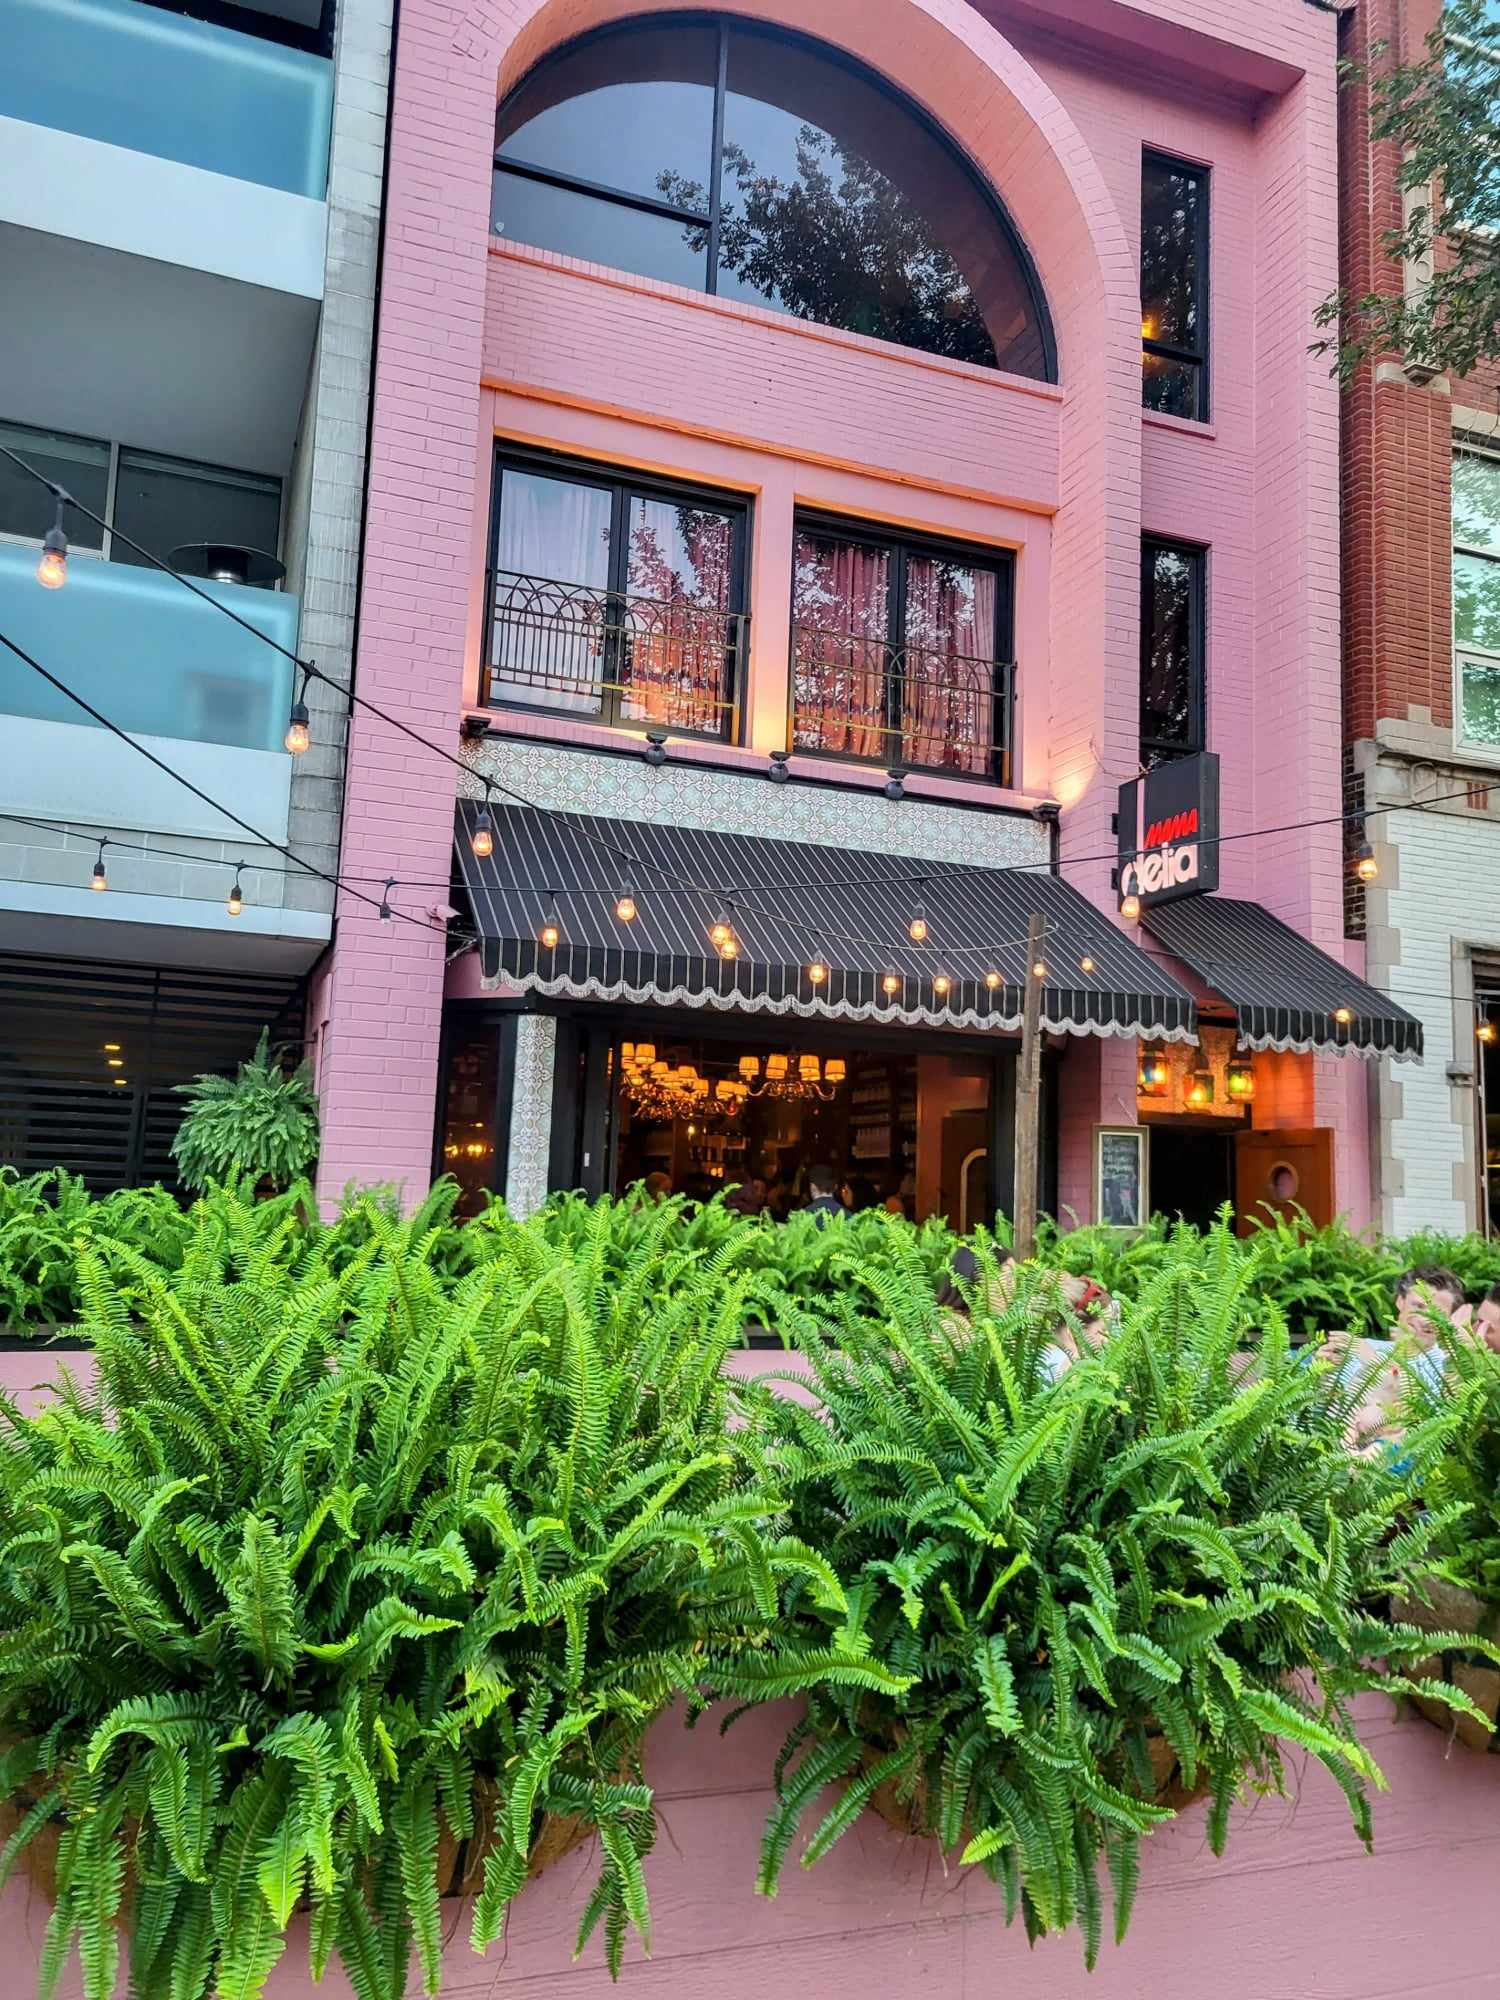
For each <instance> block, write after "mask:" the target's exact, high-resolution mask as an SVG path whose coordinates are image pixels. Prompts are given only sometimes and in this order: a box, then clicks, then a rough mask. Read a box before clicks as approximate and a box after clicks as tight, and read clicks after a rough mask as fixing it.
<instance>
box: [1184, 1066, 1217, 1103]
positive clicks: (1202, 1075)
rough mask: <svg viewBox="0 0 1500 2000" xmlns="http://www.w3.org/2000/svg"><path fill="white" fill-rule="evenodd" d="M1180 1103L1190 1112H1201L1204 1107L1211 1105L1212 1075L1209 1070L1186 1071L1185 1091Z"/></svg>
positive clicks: (1212, 1091) (1212, 1094)
mask: <svg viewBox="0 0 1500 2000" xmlns="http://www.w3.org/2000/svg"><path fill="white" fill-rule="evenodd" d="M1182 1101H1183V1103H1184V1104H1186V1105H1187V1107H1188V1109H1189V1110H1190V1111H1201V1110H1202V1109H1203V1107H1204V1106H1205V1105H1208V1104H1212V1103H1213V1101H1214V1073H1213V1071H1212V1070H1211V1069H1193V1070H1189V1071H1188V1080H1187V1089H1186V1090H1185V1091H1184V1092H1183V1094H1182Z"/></svg>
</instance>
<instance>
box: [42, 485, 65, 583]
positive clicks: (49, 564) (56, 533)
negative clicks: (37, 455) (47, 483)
mask: <svg viewBox="0 0 1500 2000" xmlns="http://www.w3.org/2000/svg"><path fill="white" fill-rule="evenodd" d="M52 490H53V492H54V493H55V494H56V496H57V518H56V520H55V521H54V522H53V523H52V526H51V527H50V528H49V529H48V530H47V532H46V534H45V535H44V536H43V537H42V559H41V561H40V562H39V563H38V564H37V566H36V580H37V582H38V583H39V584H40V585H41V586H42V588H43V590H61V589H62V587H63V585H64V584H65V583H66V582H67V580H68V538H67V536H66V535H65V534H64V533H63V496H62V493H61V491H60V489H59V488H57V487H55V486H54V487H53V489H52Z"/></svg>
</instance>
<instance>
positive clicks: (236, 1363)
mask: <svg viewBox="0 0 1500 2000" xmlns="http://www.w3.org/2000/svg"><path fill="white" fill-rule="evenodd" d="M237 1199H238V1198H237V1197H236V1196H235V1195H234V1194H233V1191H232V1190H223V1191H221V1193H220V1195H219V1197H218V1199H217V1201H216V1202H210V1203H206V1204H203V1205H201V1206H200V1208H199V1209H198V1210H197V1211H195V1214H194V1217H193V1222H194V1228H195V1239H194V1241H192V1242H190V1243H189V1245H188V1247H187V1250H186V1253H185V1255H184V1257H183V1261H182V1265H181V1268H180V1269H179V1270H177V1271H175V1272H172V1273H165V1274H164V1273H162V1272H160V1271H158V1270H156V1269H155V1268H154V1267H153V1266H151V1265H150V1263H149V1262H148V1261H147V1260H146V1259H144V1258H142V1257H141V1256H139V1255H138V1254H137V1253H136V1252H134V1251H132V1250H130V1249H129V1248H128V1247H124V1246H118V1245H116V1246H107V1245H102V1246H95V1247H90V1246H85V1247H84V1248H83V1249H82V1251H81V1252H80V1258H79V1263H80V1273H79V1282H80V1287H81V1291H82V1297H83V1306H84V1314H85V1319H86V1322H87V1326H88V1329H89V1331H90V1332H91V1334H92V1336H93V1340H94V1343H95V1348H96V1353H97V1359H98V1386H97V1389H96V1391H94V1392H92V1393H88V1394H85V1393H84V1392H83V1391H81V1390H80V1389H78V1388H76V1387H73V1388H71V1389H69V1390H67V1391H66V1393H65V1394H64V1396H63V1398H62V1399H61V1401H60V1402H59V1403H58V1404H57V1405H55V1406H53V1407H52V1408H50V1409H49V1410H47V1411H46V1412H44V1413H42V1414H39V1415H36V1416H31V1417H27V1416H23V1415H21V1414H20V1413H19V1411H17V1410H16V1409H15V1408H14V1407H10V1406H6V1405H5V1404H3V1402H0V1438H3V1447H4V1448H3V1450H0V1482H3V1483H0V1517H3V1519H4V1521H5V1524H6V1530H5V1550H4V1559H3V1562H0V1632H3V1633H4V1634H5V1638H4V1641H3V1643H0V1740H6V1741H8V1747H7V1748H6V1750H5V1754H4V1758H3V1762H0V1785H3V1788H4V1790H5V1791H6V1792H7V1793H8V1794H9V1795H10V1796H11V1797H12V1799H13V1800H15V1801H16V1809H15V1813H14V1818H15V1829H14V1832H13V1833H12V1836H11V1839H10V1841H9V1843H8V1846H7V1849H6V1852H5V1857H4V1865H5V1867H7V1868H8V1867H9V1866H10V1865H11V1864H12V1863H13V1862H14V1861H15V1859H16V1858H17V1855H18V1854H21V1855H25V1854H30V1855H31V1856H32V1857H33V1859H34V1858H35V1857H36V1856H37V1855H39V1854H42V1853H43V1851H44V1849H45V1847H46V1845H47V1843H49V1842H51V1841H54V1840H55V1842H56V1848H55V1859H54V1861H53V1866H52V1874H53V1877H54V1886H55V1896H56V1903H55V1908H54V1911H53V1915H52V1918H51V1922H50V1926H49V1929H48V1934H47V1941H46V1946H45V1952H44V1962H43V1967H42V1987H43V1990H44V1991H46V1990H49V1988H50V1983H51V1981H52V1980H53V1979H55V1977H56V1974H57V1971H58V1969H59V1967H60V1965H61V1963H62V1961H63V1959H64V1957H65V1956H66V1954H67V1952H68V1950H69V1948H70V1945H71V1944H72V1943H73V1942H75V1941H76V1943H77V1946H78V1950H79V1954H80V1957H81V1961H82V1968H83V1991H84V1993H85V1995H86V1996H87V2000H109V1996H110V1995H111V1994H112V1993H113V1990H114V1983H115V1977H116V1969H117V1967H116V1960H117V1953H118V1940H117V1927H123V1930H124V1933H125V1938H126V1945H127V1950H128V1954H129V1960H130V1972H131V1979H132V1982H133V1984H132V1990H134V1991H137V1992H140V1993H143V1994H147V1993H149V1994H153V1995H154V1994H159V1993H164V1992H167V1991H169V1990H170V1992H171V1994H172V1995H173V1996H174V2000H201V1996H203V1995H205V1994H206V1993H208V1992H210V1991H211V1992H212V1993H214V1994H215V1995H216V1996H219V2000H254V1996H256V1995H258V1994H260V1993H261V1992H263V1991H264V1989H265V1986H266V1982H267V1980H268V1978H269V1977H270V1975H271V1973H272V1969H273V1967H274V1966H275V1965H276V1963H277V1961H278V1959H279V1958H280V1956H281V1954H282V1952H283V1949H284V1947H285V1943H286V1934H287V1929H288V1926H289V1925H290V1923H291V1922H292V1920H293V1917H294V1914H295V1913H297V1912H299V1911H303V1910H305V1912H306V1916H307V1921H308V1925H309V1932H310V1940H309V1951H310V1959H311V1965H312V1970H313V1972H314V1974H315V1975H317V1974H321V1972H322V1970H323V1968H324V1966H325V1965H326V1964H327V1963H328V1961H329V1959H330V1958H331V1957H332V1956H334V1955H337V1956H338V1957H339V1958H340V1959H341V1961H342V1963H343V1965H344V1968H345V1970H346V1972H347V1974H348V1976H349V1978H350V1980H351V1982H352V1984H353V1985H354V1988H355V1991H356V1993H357V1994H358V1995H359V1996H360V2000H397V1996H399V1995H400V1994H401V1993H403V1992H404V1990H405V1983H406V1968H407V1961H408V1956H409V1954H410V1951H411V1948H412V1945H413V1943H414V1945H415V1952H416V1957H417V1961H418V1963H419V1965H420V1967H421V1971H422V1976H423V1980H424V1983H425V1986H426V1990H427V1991H428V1992H429V1993H433V1992H436V1991H437V1990H438V1987H439V1982H440V1978H441V1971H440V1953H441V1944H442V1921H441V1918H440V1914H439V1898H440V1895H441V1894H442V1893H443V1891H444V1890H445V1889H448V1888H454V1889H463V1890H469V1891H472V1893H473V1896H474V1908H473V1916H472V1925H471V1935H472V1941H473V1943H474V1946H475V1948H476V1949H480V1950H483V1949H484V1948H485V1947H486V1946H488V1945H489V1944H490V1943H491V1942H492V1941H493V1940H494V1939H495V1938H496V1937H497V1935H498V1934H499V1932H500V1929H501V1926H502V1923H503V1920H504V1917H505V1913H506V1909H507V1906H508V1904H509V1903H510V1901H511V1900H512V1898H513V1897H514V1896H515V1895H516V1894H517V1893H518V1891H519V1890H520V1889H521V1888H522V1886H523V1885H524V1883H525V1882H526V1880H527V1878H528V1875H529V1873H531V1872H533V1871H534V1870H535V1869H536V1868H537V1867H539V1866H540V1865H542V1864H543V1863H544V1862H545V1861H547V1860H549V1859H552V1858H555V1856H556V1855H557V1854H558V1853H559V1852H561V1851H563V1850H564V1849H565V1848H566V1846H567V1845H569V1844H570V1843H571V1842H572V1841H573V1840H574V1839H575V1838H577V1837H578V1836H579V1835H580V1834H581V1833H583V1834H587V1835H588V1836H591V1837H593V1838H594V1839H595V1840H596V1841H597V1845H598V1849H599V1853H600V1863H601V1865H600V1869H599V1873H598V1880H597V1885H596V1887H595V1888H594V1890H593V1892H592V1893H591V1895H590V1896H589V1898H588V1900H587V1904H586V1906H585V1908H584V1911H583V1914H582V1920H581V1926H580V1948H581V1947H582V1944H583V1942H584V1941H585V1940H586V1939H587V1938H588V1936H589V1935H590V1933H591V1932H592V1930H593V1929H594V1928H595V1926H596V1925H598V1924H601V1923H602V1925H603V1928H604V1935H605V1940H606V1949H607V1956H608V1960H609V1963H610V1965H611V1966H612V1967H617V1966H618V1965H619V1962H620V1958H621V1954H622V1951H623V1947H624V1942H625V1937H626V1932H627V1928H628V1927H630V1926H633V1927H634V1928H635V1929H636V1931H637V1932H638V1933H640V1935H641V1936H642V1938H643V1939H646V1938H648V1937H649V1911H648V1907H647V1901H646V1890H645V1882H644V1877H643V1873H642V1861H643V1858H644V1856H645V1855H646V1853H647V1852H648V1850H649V1849H650V1847H651V1844H652V1841H653V1839H654V1837H655V1830H656V1823H655V1817H654V1812H653V1806H652V1794H651V1791H650V1788H649V1785H648V1783H647V1781H646V1777H645V1773H644V1771H643V1769H642V1764H641V1744H642V1739H643V1737H644V1734H645V1732H646V1730H647V1729H648V1727H649V1726H650V1724H651V1723H652V1722H653V1720H655V1719H656V1718H657V1717H658V1716H659V1715H660V1714H661V1712H662V1711H663V1710H664V1708H665V1707H666V1706H667V1705H668V1704H669V1703H670V1702H672V1701H673V1700H674V1699H676V1698H677V1697H678V1696H680V1695H683V1694H691V1695H695V1696H696V1695H698V1694H699V1693H701V1692H703V1691H706V1690H713V1689H715V1688H719V1687H728V1686H730V1685H731V1684H732V1685H734V1686H736V1687H739V1688H741V1689H742V1690H746V1691H751V1692H752V1693H754V1694H759V1693H760V1692H762V1691H765V1692H775V1693H779V1692H789V1691H792V1690H794V1689H797V1688H801V1687H806V1686H807V1685H808V1684H809V1682H810V1681H812V1680H813V1679H822V1678H828V1677H832V1678H837V1677H838V1676H839V1674H840V1673H842V1672H847V1673H848V1674H849V1675H850V1676H851V1678H852V1679H853V1680H854V1681H856V1682H857V1683H858V1684H859V1685H861V1686H863V1687H866V1688H869V1689H873V1688H877V1687H886V1688H893V1687H895V1686H897V1685H899V1682H897V1681H896V1680H895V1679H894V1678H893V1677H892V1675H891V1674H890V1673H889V1672H887V1671H886V1670H885V1669H884V1668H882V1667H881V1666H880V1665H879V1664H878V1663H875V1662H871V1661H869V1660H866V1659H864V1658H861V1657H856V1656H841V1655H840V1654H839V1652H838V1651H837V1649H820V1650H818V1651H817V1652H816V1654H814V1653H812V1652H810V1651H809V1652H808V1653H807V1655H806V1657H805V1658H804V1659H802V1660H801V1661H798V1660H796V1659H794V1658H792V1657H791V1656H790V1655H788V1654H785V1653H783V1652H781V1651H779V1650H778V1648H777V1645H776V1643H775V1624H776V1615H777V1595H778V1592H779V1590H780V1589H782V1588H784V1587H791V1586H793V1585H796V1586H798V1587H805V1588H806V1589H807V1590H809V1591H810V1592H811V1593H812V1595H813V1597H814V1598H815V1599H817V1600H820V1601H827V1602H828V1603H830V1605H833V1606H837V1605H838V1604H839V1603H841V1601H842V1600H841V1596H840V1593H839V1591H838V1587H837V1584H836V1581H835V1580H834V1579H833V1577H832V1574H831V1572H830V1571H829V1570H828V1568H827V1565H826V1564H823V1563H821V1562H820V1561H819V1560H818V1559H817V1558H816V1557H815V1556H814V1555H813V1554H812V1552H811V1551H807V1550H802V1549H800V1548H799V1547H798V1546H797V1545H796V1544H795V1543H793V1542H792V1541H790V1540H776V1539H770V1540H768V1539H767V1537H766V1535H765V1533H764V1532H763V1527H762V1524H763V1522H764V1521H765V1519H766V1518H767V1515H768V1506H767V1503H766V1501H765V1500H763V1499H762V1498H761V1497H759V1496H758V1495H757V1494H756V1493H755V1492H753V1491H751V1490H749V1488H748V1487H747V1486H746V1484H745V1482H744V1480H743V1478H742V1477H741V1471H742V1468H741V1466H740V1465H739V1463H738V1462H737V1461H736V1458H735V1455H734V1451H733V1449H732V1446H731V1443H730V1440H729V1439H728V1437H727V1434H726V1428H725V1414H726V1408H725V1398H726V1395H727V1393H728V1392H727V1389H726V1386H725V1385H724V1384H723V1383H722V1382H721V1380H720V1375H719V1366H720V1363H721V1361H722V1359H723V1355H724V1353H725V1351H726V1350H727V1348H728V1347H729V1346H731V1345H732V1344H733V1343H734V1342H735V1341H736V1340H737V1339H738V1337H739V1327H740V1322H741V1318H742V1314H743V1298H742V1296H741V1293H740V1290H739V1288H738V1284H737V1281H734V1280H729V1279H726V1278H725V1277H724V1276H723V1275H722V1274H720V1273H718V1272H717V1271H715V1270H713V1269H712V1268H708V1267H704V1266H702V1265H698V1266H697V1267H696V1268H695V1269H684V1270H677V1271H675V1272H674V1274H673V1279H672V1283H671V1284H670V1285H662V1284H660V1283H658V1282H657V1281H658V1279H659V1278H660V1276H661V1273H660V1270H659V1268H658V1267H657V1266H656V1265H654V1264H653V1262H652V1260H650V1259H644V1260H642V1262H641V1264H640V1266H639V1268H637V1269H635V1270H634V1271H633V1272H632V1275H631V1280H630V1282H629V1284H627V1285H612V1284H610V1283H608V1282H606V1281H605V1272H606V1267H607V1237H608V1217H607V1215H606V1214H605V1213H604V1211H600V1212H599V1214H598V1215H597V1216H596V1217H595V1219H594V1222H593V1225H592V1229H591V1231H589V1232H583V1233H582V1234H581V1236H580V1238H579V1240H578V1241H577V1242H576V1243H575V1245H574V1247H573V1251H572V1254H571V1255H568V1256H566V1257H559V1256H558V1255H557V1254H556V1251H555V1249H554V1247H553V1246H552V1245H551V1244H549V1243H548V1241H547V1239H546V1236H545V1234H544V1233H543V1232H542V1230H541V1229H540V1228H531V1227H527V1228H518V1227H516V1226H514V1225H512V1226H511V1227H510V1228H509V1229H508V1230H507V1231H505V1232H504V1233H503V1235H501V1234H499V1233H497V1234H496V1236H495V1239H494V1241H493V1243H492V1244H491V1246H490V1254H488V1255H486V1256H484V1257H483V1258H482V1259H481V1261H479V1262H478V1263H477V1264H476V1266H475V1268H473V1269H471V1270H469V1271H467V1272H466V1273H463V1274H462V1275H459V1276H458V1277H456V1278H454V1277H452V1276H451V1275H449V1274H447V1273H446V1272H445V1271H444V1270H443V1268H442V1264H441V1254H442V1253H441V1238H442V1234H443V1232H442V1230H441V1229H440V1228H433V1227H429V1226H428V1218H426V1217H418V1218H415V1219H413V1221H411V1222H408V1223H401V1222H399V1221H397V1220H395V1219H393V1218H392V1217H390V1216H389V1215H388V1214H387V1213H385V1212H384V1210H383V1209H382V1208H381V1207H380V1205H379V1204H376V1203H372V1204H369V1205H368V1207H367V1208H366V1209H365V1210H364V1211H363V1212H362V1213H361V1214H360V1215H359V1216H358V1217H357V1218H356V1220H357V1223H358V1231H357V1233H358V1235H359V1237H360V1238H361V1239H362V1240H361V1241H360V1243H359V1244H358V1247H357V1248H355V1249H354V1250H353V1252H352V1254H351V1253H350V1252H349V1250H348V1244H347V1242H345V1243H344V1245H343V1248H342V1249H340V1250H338V1252H337V1254H335V1248H334V1246H333V1245H332V1244H331V1243H330V1241H329V1240H328V1239H329V1238H331V1237H332V1236H333V1234H334V1232H332V1231H329V1232H326V1234H325V1236H324V1237H323V1238H320V1239H319V1242H318V1244H317V1245H315V1246H314V1249H313V1251H312V1252H311V1254H310V1255H306V1256H304V1255H299V1254H294V1252H295V1246H294V1245H291V1244H290V1242H289V1240H288V1241H287V1242H283V1241H282V1240H281V1239H282V1237H284V1236H285V1231H282V1232H281V1235H280V1236H278V1237H277V1239H276V1240H275V1241H273V1242H270V1243H267V1242H266V1241H264V1240H263V1239H262V1238H261V1237H258V1236H257V1235H256V1233H255V1232H254V1231H253V1230H249V1229H246V1228H245V1227H244V1226H242V1225H241V1224H237V1223H236V1222H235V1220H234V1215H233V1213H232V1209H233V1205H234V1203H235V1202H236V1201H237ZM239 1206H240V1212H241V1214H243V1212H244V1207H245V1205H244V1204H243V1202H241V1203H240V1204H239ZM287 1228H289V1229H292V1230H294V1229H295V1224H294V1222H293V1221H291V1220H290V1219H288V1222H287ZM278 1245H279V1246H280V1247H278ZM122 1281H125V1282H128V1284H129V1285H130V1288H131V1290H132V1293H133V1294H134V1296H135V1299H136V1301H137V1310H138V1312H139V1315H140V1319H139V1323H135V1322H133V1321H132V1320H131V1319H130V1318H129V1317H127V1314H126V1312H125V1310H124V1308H123V1306H122V1304H121V1296H120V1285H121V1282H122Z"/></svg>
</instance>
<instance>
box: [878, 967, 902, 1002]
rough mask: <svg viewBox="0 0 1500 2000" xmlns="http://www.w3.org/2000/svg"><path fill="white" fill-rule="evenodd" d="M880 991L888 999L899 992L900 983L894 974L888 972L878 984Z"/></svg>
mask: <svg viewBox="0 0 1500 2000" xmlns="http://www.w3.org/2000/svg"><path fill="white" fill-rule="evenodd" d="M880 990H881V991H882V993H884V994H885V995H886V997H887V998H888V999H889V998H891V997H892V996H894V995H895V994H897V993H899V992H900V991H901V981H900V980H899V979H898V978H897V977H896V975H895V973H894V972H888V973H887V974H886V975H885V977H884V979H882V980H881V982H880Z"/></svg>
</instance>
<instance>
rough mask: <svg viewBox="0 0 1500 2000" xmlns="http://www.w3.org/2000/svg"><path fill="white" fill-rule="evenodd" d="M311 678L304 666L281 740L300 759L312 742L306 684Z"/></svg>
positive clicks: (310, 673) (307, 667)
mask: <svg viewBox="0 0 1500 2000" xmlns="http://www.w3.org/2000/svg"><path fill="white" fill-rule="evenodd" d="M311 678H312V668H311V666H307V665H304V666H303V668H302V686H301V689H300V690H299V692H298V695H297V699H296V700H295V701H294V702H293V703H292V706H291V711H290V713H289V714H288V716H287V722H286V735H285V736H283V737H282V739H281V740H282V742H283V743H284V744H285V745H286V748H287V749H288V750H289V751H290V752H291V754H292V755H293V756H294V757H300V756H301V755H302V753H303V751H304V750H305V749H306V748H307V747H308V745H309V744H310V743H311V742H312V728H311V723H312V717H311V716H310V715H309V714H308V712H307V683H308V682H309V680H311Z"/></svg>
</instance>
